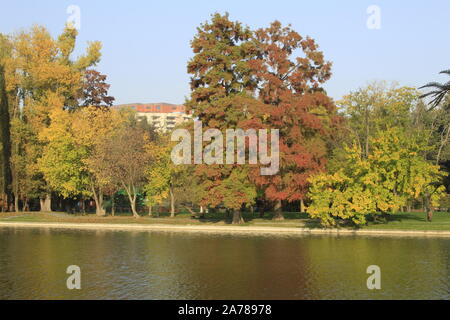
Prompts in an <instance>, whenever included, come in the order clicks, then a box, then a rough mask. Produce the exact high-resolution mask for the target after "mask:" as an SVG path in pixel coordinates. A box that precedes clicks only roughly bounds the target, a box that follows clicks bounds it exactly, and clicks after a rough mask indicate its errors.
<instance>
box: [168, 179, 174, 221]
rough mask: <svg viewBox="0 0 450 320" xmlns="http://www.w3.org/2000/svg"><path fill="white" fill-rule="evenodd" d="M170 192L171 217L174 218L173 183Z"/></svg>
mask: <svg viewBox="0 0 450 320" xmlns="http://www.w3.org/2000/svg"><path fill="white" fill-rule="evenodd" d="M169 192H170V217H171V218H174V217H175V196H174V194H173V187H172V185H170V188H169Z"/></svg>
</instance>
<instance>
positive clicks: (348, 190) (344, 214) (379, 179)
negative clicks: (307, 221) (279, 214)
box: [307, 127, 444, 226]
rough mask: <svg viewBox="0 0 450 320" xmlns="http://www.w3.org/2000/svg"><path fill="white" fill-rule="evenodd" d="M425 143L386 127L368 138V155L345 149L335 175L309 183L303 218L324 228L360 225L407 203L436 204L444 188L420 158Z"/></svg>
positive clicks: (430, 166) (357, 148) (430, 165)
mask: <svg viewBox="0 0 450 320" xmlns="http://www.w3.org/2000/svg"><path fill="white" fill-rule="evenodd" d="M425 143H426V141H425V139H424V137H423V136H418V135H416V134H415V133H414V132H413V133H406V132H405V131H404V130H403V128H400V127H391V128H388V129H386V130H384V131H379V132H377V134H376V136H374V137H372V138H370V144H371V146H372V147H371V149H370V153H369V155H366V154H365V153H364V152H363V150H362V148H361V146H360V144H358V143H353V144H352V145H351V146H347V147H345V158H344V159H343V161H342V162H341V167H340V168H339V169H338V170H336V171H335V172H329V173H320V174H317V175H315V176H312V177H311V178H310V182H311V190H310V192H309V197H310V198H311V200H312V203H311V205H310V206H309V207H308V210H307V211H308V214H309V215H310V216H311V217H313V218H319V219H320V221H321V223H322V225H324V226H334V225H336V224H337V223H338V222H339V221H343V222H351V223H352V224H354V225H363V224H365V223H366V222H367V217H372V218H376V217H377V216H380V215H387V214H395V213H396V212H398V211H400V210H401V208H402V207H404V206H405V205H406V203H407V201H408V200H409V199H420V198H422V197H424V196H426V195H427V196H429V199H430V201H431V202H432V203H434V204H436V203H437V202H438V200H439V199H440V198H441V197H442V195H443V191H444V188H443V186H442V185H441V186H439V185H437V186H435V185H434V182H436V181H439V180H441V179H442V177H443V175H444V173H443V172H442V171H440V168H439V166H436V165H434V164H433V163H430V162H429V161H427V160H425V159H424V158H423V156H422V154H421V153H422V150H423V149H424V148H426V144H425ZM430 205H431V204H430ZM429 218H430V217H429ZM430 219H431V218H430Z"/></svg>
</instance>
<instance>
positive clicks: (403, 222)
mask: <svg viewBox="0 0 450 320" xmlns="http://www.w3.org/2000/svg"><path fill="white" fill-rule="evenodd" d="M244 219H245V221H246V223H245V224H243V226H256V227H286V228H311V229H316V228H321V226H320V224H319V222H318V221H317V220H314V219H310V218H308V216H307V215H305V214H300V213H293V212H286V213H285V220H284V221H273V220H272V214H271V213H266V214H265V215H264V217H262V218H260V217H259V216H257V215H256V214H253V215H252V214H250V213H247V214H244ZM0 221H10V222H65V223H71V222H72V223H112V224H114V223H117V224H170V225H211V226H225V225H230V224H231V217H229V218H227V217H224V214H208V215H207V217H206V218H205V219H193V218H191V216H190V214H189V213H180V214H178V215H177V216H176V217H175V218H170V217H169V216H168V215H167V214H166V215H162V216H160V217H148V216H143V217H141V218H139V219H135V218H133V217H132V216H131V214H122V215H116V216H114V217H112V216H107V217H97V216H95V215H92V214H89V215H74V214H66V213H58V212H52V213H40V212H30V213H0ZM362 229H363V230H408V231H411V230H424V231H427V230H429V231H431V230H446V231H450V213H449V212H436V213H435V214H434V217H433V222H427V221H426V219H425V214H424V213H423V212H409V213H399V214H396V215H392V216H391V217H390V219H389V220H388V221H383V222H377V223H373V222H371V223H369V224H368V225H367V226H363V227H362Z"/></svg>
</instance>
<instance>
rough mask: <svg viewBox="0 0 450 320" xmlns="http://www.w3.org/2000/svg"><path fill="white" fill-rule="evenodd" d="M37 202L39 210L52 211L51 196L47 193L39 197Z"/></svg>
mask: <svg viewBox="0 0 450 320" xmlns="http://www.w3.org/2000/svg"><path fill="white" fill-rule="evenodd" d="M39 202H40V204H41V212H51V211H52V198H51V196H50V195H49V194H46V195H45V198H40V199H39Z"/></svg>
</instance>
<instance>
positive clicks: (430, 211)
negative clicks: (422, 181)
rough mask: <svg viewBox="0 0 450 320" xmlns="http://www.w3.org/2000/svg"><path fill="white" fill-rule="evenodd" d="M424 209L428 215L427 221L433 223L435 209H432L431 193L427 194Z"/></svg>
mask: <svg viewBox="0 0 450 320" xmlns="http://www.w3.org/2000/svg"><path fill="white" fill-rule="evenodd" d="M424 200H425V201H424V207H425V212H426V214H427V221H428V222H431V221H432V220H433V208H432V207H431V196H430V194H429V193H426V194H425V199H424Z"/></svg>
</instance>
